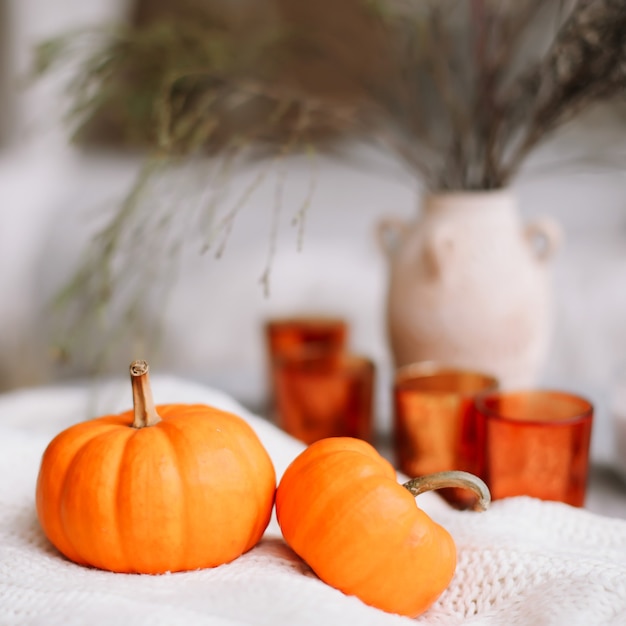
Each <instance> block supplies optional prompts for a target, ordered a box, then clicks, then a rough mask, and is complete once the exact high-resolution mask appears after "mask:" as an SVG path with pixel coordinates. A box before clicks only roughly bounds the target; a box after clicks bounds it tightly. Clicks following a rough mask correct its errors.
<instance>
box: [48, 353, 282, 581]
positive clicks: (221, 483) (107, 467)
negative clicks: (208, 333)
mask: <svg viewBox="0 0 626 626" xmlns="http://www.w3.org/2000/svg"><path fill="white" fill-rule="evenodd" d="M131 380H132V386H133V401H134V410H131V411H127V412H125V413H122V414H120V415H113V416H105V417H100V418H97V419H93V420H90V421H87V422H83V423H81V424H77V425H74V426H72V427H70V428H68V429H67V430H65V431H63V432H62V433H60V434H59V435H57V436H56V437H55V438H54V439H53V440H52V442H51V443H50V444H49V446H48V448H47V449H46V451H45V453H44V455H43V459H42V463H41V468H40V471H39V478H38V481H37V494H36V502H37V514H38V517H39V521H40V523H41V526H42V527H43V530H44V532H45V534H46V535H47V537H48V539H49V540H50V541H51V542H52V543H53V544H54V545H55V546H56V547H57V549H58V550H59V551H60V552H62V553H63V554H64V555H65V556H66V557H67V558H69V559H71V560H72V561H75V562H76V563H79V564H83V565H89V566H93V567H97V568H100V569H105V570H110V571H113V572H128V573H132V572H134V573H144V574H158V573H163V572H168V571H170V572H174V571H181V570H193V569H199V568H205V567H213V566H216V565H221V564H222V563H227V562H229V561H232V560H233V559H235V558H236V557H238V556H239V555H241V554H242V553H244V552H246V551H247V550H249V549H250V548H252V547H253V546H254V545H255V544H256V543H257V542H258V541H259V539H260V538H261V535H262V534H263V532H264V530H265V528H266V527H267V524H268V523H269V519H270V515H271V511H272V506H273V503H274V495H275V488H276V475H275V472H274V467H273V465H272V462H271V460H270V458H269V455H268V453H267V452H266V450H265V448H264V447H263V445H262V444H261V442H260V440H259V439H258V437H257V436H256V434H255V433H254V431H253V430H252V428H251V427H250V426H249V425H248V424H247V423H246V422H245V421H244V420H242V419H241V418H239V417H237V416H235V415H232V414H230V413H226V412H224V411H221V410H218V409H216V408H212V407H209V406H205V405H182V404H170V405H163V406H159V407H155V406H154V402H153V400H152V393H151V391H150V387H149V381H148V367H147V364H146V363H145V361H136V362H134V363H133V364H132V365H131Z"/></svg>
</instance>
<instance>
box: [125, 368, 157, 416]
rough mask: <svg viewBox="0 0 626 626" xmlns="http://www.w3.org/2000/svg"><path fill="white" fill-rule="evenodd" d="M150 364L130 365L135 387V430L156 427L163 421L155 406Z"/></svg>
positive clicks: (131, 379)
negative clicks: (149, 373)
mask: <svg viewBox="0 0 626 626" xmlns="http://www.w3.org/2000/svg"><path fill="white" fill-rule="evenodd" d="M149 369H150V368H149V367H148V363H147V362H146V361H133V362H132V363H131V364H130V381H131V383H132V386H133V408H134V410H135V417H134V419H133V428H145V427H146V426H154V424H158V423H159V422H160V421H161V417H160V416H159V414H158V413H157V411H156V407H155V406H154V399H153V397H152V389H151V387H150V378H149V376H148V371H149Z"/></svg>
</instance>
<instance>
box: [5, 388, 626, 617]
mask: <svg viewBox="0 0 626 626" xmlns="http://www.w3.org/2000/svg"><path fill="white" fill-rule="evenodd" d="M153 387H154V393H155V399H156V401H157V402H174V401H176V402H205V403H211V404H215V405H218V406H221V407H223V408H225V409H228V410H233V411H235V412H237V413H239V414H240V415H242V416H244V417H245V418H246V419H247V420H248V421H249V422H250V424H251V425H252V426H253V428H254V429H255V430H256V432H257V433H258V435H259V436H260V438H261V439H262V441H263V443H264V444H265V446H266V447H267V449H268V451H269V453H270V454H271V456H272V458H273V460H274V463H275V465H276V469H277V473H278V474H279V475H280V474H282V472H283V471H284V469H285V468H286V466H287V464H288V463H289V462H290V461H291V459H293V458H294V457H295V455H297V454H298V452H299V451H300V450H301V449H302V445H301V444H300V443H298V442H296V441H295V440H293V439H291V438H290V437H288V436H286V435H285V434H283V433H282V432H280V431H279V430H277V429H276V428H274V427H273V426H272V425H271V424H269V423H268V422H266V421H265V420H263V419H261V418H259V417H256V416H254V415H251V414H249V413H248V412H246V411H245V410H244V409H243V408H241V407H240V406H239V405H237V403H235V402H234V401H233V400H231V399H230V398H229V397H227V396H225V395H224V394H221V393H219V392H216V391H213V390H210V389H207V388H205V387H202V386H199V385H197V384H191V383H186V382H182V381H180V380H177V379H170V378H159V377H155V378H154V379H153ZM129 404H130V391H129V389H128V383H127V382H125V381H116V382H112V383H109V384H107V385H105V386H102V387H100V388H98V389H97V390H95V389H93V388H90V387H87V386H75V387H65V388H59V387H56V388H40V389H33V390H25V391H19V392H13V393H10V394H7V395H4V396H0V624H2V626H13V625H16V624H19V625H20V626H35V625H37V626H39V625H41V626H57V625H58V626H74V625H76V626H84V625H85V624H89V625H90V626H97V625H99V624H106V625H110V624H119V625H120V626H144V625H145V626H148V625H149V626H166V625H167V626H169V625H173V626H179V625H181V624H184V625H185V626H195V625H211V626H226V625H228V626H234V625H242V624H255V625H257V624H258V625H261V624H267V625H271V626H281V625H285V626H300V625H302V626H305V625H313V624H316V625H317V624H323V625H324V626H332V625H337V626H344V625H349V624H358V625H359V626H369V625H371V626H378V625H380V626H383V625H385V626H387V625H388V626H393V625H394V624H398V625H400V624H403V623H405V624H408V623H410V620H408V619H406V618H402V617H399V616H396V615H390V614H387V613H384V612H382V611H379V610H377V609H373V608H371V607H368V606H366V605H364V604H363V603H361V602H360V601H359V600H357V599H356V598H353V597H346V596H344V595H343V594H342V593H340V592H339V591H336V590H335V589H332V588H331V587H329V586H327V585H325V584H324V583H322V582H321V581H320V580H318V579H317V578H316V576H315V575H314V574H313V573H312V572H311V571H310V569H309V568H308V567H307V566H306V565H305V564H304V563H303V562H302V561H301V560H300V559H299V558H298V557H297V556H295V555H294V554H293V553H292V552H291V550H290V549H289V548H288V547H287V546H286V545H285V543H284V542H283V541H282V539H281V538H280V531H279V529H278V526H277V525H276V522H275V520H272V523H271V525H270V527H269V528H268V531H267V533H266V535H265V537H264V539H263V540H262V542H261V543H260V544H259V545H258V546H257V547H256V548H254V549H253V550H251V551H250V552H249V553H247V554H245V555H244V556H242V557H240V558H239V559H237V560H236V561H235V562H233V563H231V564H228V565H224V566H222V567H218V568H215V569H212V570H204V571H196V572H189V573H179V574H169V575H163V576H138V575H121V574H111V573H108V572H102V571H97V570H91V569H87V568H84V567H81V566H78V565H75V564H73V563H70V562H68V561H67V560H65V559H64V558H62V557H61V556H60V555H59V554H58V553H57V552H56V550H55V549H54V548H53V547H52V546H51V545H50V544H49V543H48V542H47V540H46V538H45V537H44V535H43V534H42V532H41V530H40V528H39V525H38V522H37V519H36V516H35V509H34V490H35V479H36V475H37V471H38V466H39V461H40V458H41V454H42V452H43V450H44V448H45V446H46V444H47V443H48V441H49V440H50V439H51V438H52V437H53V436H54V435H55V434H56V433H57V432H59V431H60V430H61V429H63V428H65V427H67V426H69V425H71V424H73V423H75V422H77V421H81V420H83V419H87V418H88V417H90V416H94V415H99V414H102V413H105V412H109V411H119V410H123V409H125V408H128V406H129ZM417 502H418V505H419V506H421V507H422V508H423V509H424V510H426V511H427V512H428V513H429V514H430V515H431V516H432V517H433V518H435V519H436V520H437V521H439V522H440V523H441V524H443V525H444V526H445V527H446V528H448V530H449V531H450V532H451V533H452V534H453V536H454V538H455V540H456V543H457V546H458V552H459V563H458V567H457V571H456V575H455V577H454V580H453V581H452V584H451V585H450V587H449V588H448V589H447V590H446V591H445V592H444V593H443V595H442V596H441V598H440V599H439V601H438V602H437V603H436V604H435V605H434V606H433V607H432V608H431V609H430V610H429V611H427V612H426V613H425V614H424V615H422V616H421V617H420V618H418V620H417V621H418V622H419V623H424V624H445V625H451V626H453V625H455V624H471V625H473V626H477V625H481V626H483V625H489V626H493V625H502V626H515V625H518V624H527V625H529V626H540V625H553V624H557V625H558V624H567V626H574V625H581V626H590V625H600V624H602V625H611V624H615V625H618V624H620V625H623V624H626V521H621V520H616V519H609V518H604V517H600V516H597V515H594V514H591V513H589V512H587V511H584V510H579V509H574V508H570V507H568V506H565V505H561V504H558V503H545V502H539V501H536V500H533V499H530V498H515V499H510V500H508V501H500V502H496V503H494V504H493V505H492V508H491V509H490V510H489V511H488V512H487V513H482V514H478V513H470V512H458V511H454V510H452V509H450V508H449V507H448V506H447V505H446V504H445V503H444V502H443V501H442V500H441V499H439V498H438V496H436V495H434V494H424V495H423V496H420V497H419V498H418V499H417Z"/></svg>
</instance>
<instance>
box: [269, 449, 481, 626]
mask: <svg viewBox="0 0 626 626" xmlns="http://www.w3.org/2000/svg"><path fill="white" fill-rule="evenodd" d="M449 486H456V487H458V486H463V487H467V488H471V489H473V490H474V491H476V492H477V493H479V495H480V498H481V499H480V500H479V503H480V504H479V507H480V508H485V507H486V505H487V504H488V498H489V492H488V490H487V487H486V486H485V485H484V483H482V481H480V479H477V478H476V477H474V476H472V475H471V474H467V473H466V472H442V473H440V474H433V475H431V476H429V477H424V478H423V479H413V480H412V481H409V482H408V483H406V484H405V485H401V484H399V483H398V482H397V480H396V474H395V471H394V469H393V467H392V466H391V464H390V463H389V462H388V461H386V460H385V459H384V458H383V457H381V456H380V455H379V454H378V452H377V451H376V450H375V449H374V448H373V447H372V446H370V445H369V444H368V443H366V442H364V441H361V440H358V439H352V438H349V437H336V438H329V439H322V440H320V441H317V442H316V443H313V444H311V445H310V446H309V447H308V448H307V449H306V450H304V452H302V453H301V454H300V455H299V456H298V457H297V458H296V459H295V460H294V461H293V463H292V464H291V465H290V466H289V467H288V468H287V470H286V471H285V474H284V475H283V477H282V479H281V481H280V484H279V485H278V489H277V492H276V515H277V519H278V523H279V525H280V527H281V530H282V533H283V536H284V538H285V541H286V542H287V543H288V544H289V546H291V548H292V549H293V550H294V551H295V552H296V553H297V554H298V555H299V556H300V557H301V558H302V559H303V560H304V561H306V563H308V565H309V566H310V567H311V568H312V569H313V571H314V572H315V573H316V574H317V575H318V576H319V578H321V579H322V580H323V581H324V582H326V583H327V584H329V585H331V586H332V587H335V588H337V589H339V590H340V591H343V592H344V593H345V594H347V595H354V596H357V597H358V598H360V599H361V600H362V601H363V602H365V603H366V604H369V605H371V606H374V607H377V608H379V609H382V610H384V611H387V612H390V613H398V614H401V615H407V616H409V617H416V616H417V615H419V614H420V613H422V612H423V611H425V610H426V609H427V608H428V607H429V606H430V605H431V604H432V603H433V602H434V601H435V600H436V599H437V598H438V597H439V596H440V594H441V593H442V592H443V591H444V590H445V589H446V587H447V586H448V585H449V583H450V581H451V579H452V576H453V574H454V570H455V567H456V548H455V544H454V541H453V539H452V537H451V536H450V534H449V533H448V532H447V531H446V530H445V529H444V528H443V527H441V526H440V525H438V524H437V523H435V522H434V521H433V520H432V519H431V518H429V517H428V516H427V515H426V514H425V513H424V512H423V511H421V510H420V509H419V508H418V507H417V504H416V502H415V497H414V496H415V495H418V494H419V493H421V492H423V491H426V490H429V489H433V488H437V489H438V488H441V487H449Z"/></svg>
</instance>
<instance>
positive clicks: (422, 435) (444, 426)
mask: <svg viewBox="0 0 626 626" xmlns="http://www.w3.org/2000/svg"><path fill="white" fill-rule="evenodd" d="M497 387H498V381H497V379H496V378H495V377H493V376H490V375H488V374H485V373H482V372H474V371H470V370H464V369H457V368H452V367H446V366H444V365H439V364H437V363H432V362H424V363H415V364H412V365H407V366H405V367H401V368H400V369H398V370H397V372H396V375H395V380H394V389H393V396H394V443H395V454H396V461H397V465H398V469H400V470H401V471H402V472H404V473H405V474H407V475H408V476H410V477H417V476H424V475H426V474H432V473H435V472H442V471H447V470H463V471H467V472H471V473H476V472H477V470H478V464H477V463H478V460H479V454H478V451H477V450H476V430H475V422H474V399H475V396H476V395H477V394H478V393H481V392H485V391H488V390H495V389H497ZM439 493H440V495H442V496H443V497H444V498H445V499H446V500H447V501H448V502H449V503H450V504H452V505H454V506H456V507H458V508H468V507H471V506H473V505H474V503H475V501H476V496H475V494H473V493H472V492H470V491H468V490H465V489H456V488H454V489H445V490H441V491H440V492H439Z"/></svg>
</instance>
